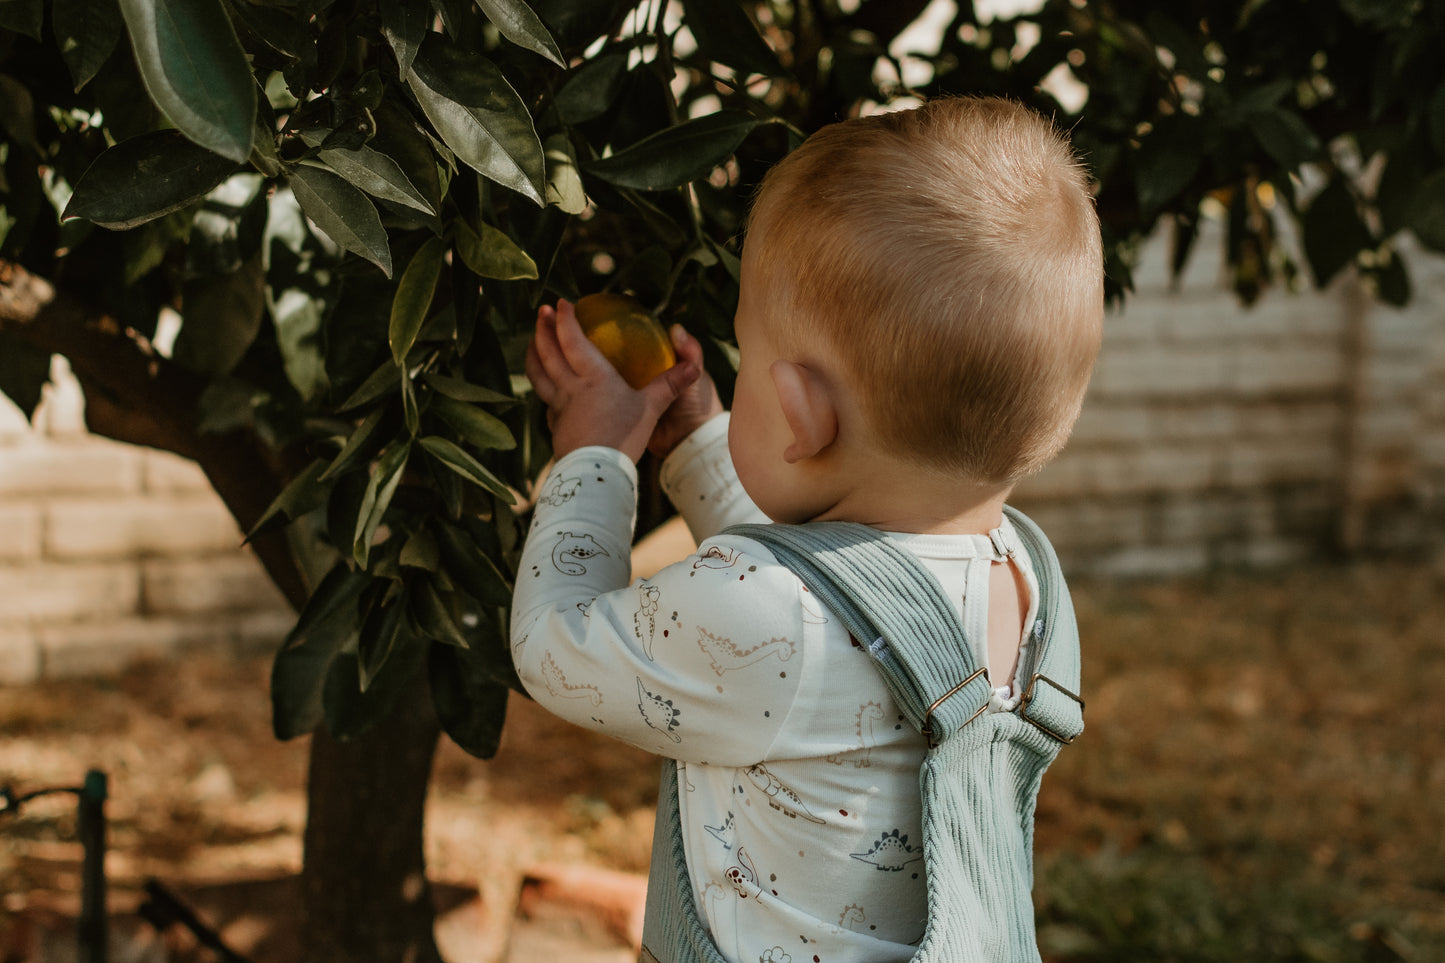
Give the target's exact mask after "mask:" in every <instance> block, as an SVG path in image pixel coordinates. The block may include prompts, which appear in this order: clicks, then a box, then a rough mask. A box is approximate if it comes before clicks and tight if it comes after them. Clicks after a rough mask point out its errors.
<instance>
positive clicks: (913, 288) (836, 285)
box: [744, 97, 1104, 485]
mask: <svg viewBox="0 0 1445 963" xmlns="http://www.w3.org/2000/svg"><path fill="white" fill-rule="evenodd" d="M744 259H745V263H746V268H747V278H748V283H749V284H751V285H755V286H757V287H755V288H754V290H753V291H751V292H749V294H750V295H751V298H752V299H753V300H754V303H757V302H759V301H760V302H763V303H765V304H766V305H767V315H768V318H769V322H768V328H769V331H768V334H769V338H770V340H772V341H773V342H774V343H775V344H776V346H777V347H778V348H779V349H780V350H781V351H782V352H783V353H784V354H785V355H792V356H795V357H800V358H803V357H807V356H808V355H809V353H810V351H812V350H813V349H815V348H817V347H819V346H821V347H822V348H823V350H825V351H827V353H829V354H831V355H832V356H834V357H835V358H836V359H837V361H838V362H839V364H840V366H841V367H842V369H843V374H844V377H846V378H847V379H848V381H849V386H850V390H851V391H853V392H854V395H855V397H856V398H857V400H858V405H859V409H860V411H861V412H862V413H863V416H864V418H865V420H866V421H867V422H869V425H868V427H869V429H870V430H871V432H872V434H873V436H874V437H875V438H876V439H877V443H878V444H880V445H882V446H884V447H885V448H887V449H889V450H891V452H892V453H893V454H895V455H898V456H901V457H903V458H904V459H905V460H908V461H912V462H916V463H917V464H918V465H919V466H920V467H925V468H930V469H935V470H940V471H945V472H949V473H955V474H960V475H962V476H965V477H967V478H968V479H969V480H970V481H973V482H976V483H981V484H989V485H994V484H997V485H1004V484H1011V483H1013V482H1015V481H1017V480H1018V479H1020V478H1022V477H1024V476H1025V475H1028V474H1030V473H1032V472H1035V471H1037V470H1038V469H1040V468H1042V467H1043V466H1044V465H1045V464H1046V463H1047V462H1048V461H1049V459H1050V458H1052V457H1053V456H1054V455H1055V454H1057V452H1058V451H1059V449H1060V448H1062V447H1063V445H1064V442H1065V440H1067V438H1068V435H1069V432H1070V430H1071V429H1072V427H1073V424H1074V421H1075V419H1076V418H1077V417H1078V414H1079V408H1080V405H1081V404H1082V402H1083V396H1084V390H1085V388H1086V387H1087V384H1088V380H1089V375H1090V372H1091V371H1092V369H1093V364H1094V359H1095V356H1096V355H1097V353H1098V349H1099V339H1100V329H1101V325H1102V320H1103V308H1104V298H1103V263H1102V245H1101V242H1100V236H1099V224H1098V219H1097V217H1096V216H1095V213H1094V205H1093V201H1092V199H1091V197H1090V193H1089V188H1088V178H1087V175H1086V174H1085V172H1084V171H1083V169H1082V168H1081V167H1080V165H1079V164H1078V162H1077V161H1076V159H1075V158H1074V155H1073V153H1072V151H1071V150H1070V148H1069V145H1068V143H1067V142H1066V140H1065V139H1064V138H1063V137H1062V136H1061V135H1060V134H1058V133H1057V132H1056V131H1055V130H1054V128H1053V126H1052V125H1051V124H1050V123H1049V122H1048V121H1047V120H1045V119H1044V118H1042V117H1040V116H1039V115H1038V114H1036V113H1034V112H1033V111H1030V110H1028V109H1027V108H1025V107H1023V106H1021V105H1019V104H1017V103H1014V102H1011V101H1006V100H1001V99H996V98H973V97H966V98H965V97H959V98H949V99H943V100H936V101H933V102H931V103H929V104H928V105H926V106H924V107H920V108H917V109H915V110H908V111H901V112H896V113H889V114H879V115H874V116H870V117H865V118H859V119H856V120H849V121H844V122H842V123H838V124H833V125H831V126H829V127H826V128H824V129H822V130H820V131H819V132H818V133H816V134H814V135H813V136H812V137H810V138H808V140H807V141H805V142H804V143H803V145H802V146H801V147H799V148H798V149H797V150H795V151H794V152H793V153H792V154H790V155H788V157H787V158H785V159H784V160H783V161H782V162H780V163H779V164H778V165H777V166H776V167H774V168H773V170H772V171H770V172H769V174H768V176H767V177H766V178H765V179H764V181H763V184H762V187H761V189H760V191H759V193H758V197H757V200H756V202H755V204H754V206H753V210H752V214H751V219H750V222H749V229H748V240H747V245H746V248H745V255H744Z"/></svg>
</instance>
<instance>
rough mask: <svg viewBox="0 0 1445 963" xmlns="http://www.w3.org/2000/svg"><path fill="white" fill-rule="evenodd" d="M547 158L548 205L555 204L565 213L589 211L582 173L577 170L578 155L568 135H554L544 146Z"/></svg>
mask: <svg viewBox="0 0 1445 963" xmlns="http://www.w3.org/2000/svg"><path fill="white" fill-rule="evenodd" d="M544 146H545V149H546V156H547V203H548V204H555V205H556V206H557V207H558V208H560V209H561V210H562V211H563V212H564V213H567V214H581V213H582V212H583V211H584V210H586V209H587V192H586V191H585V190H584V189H583V187H582V172H581V171H580V170H578V168H577V154H576V153H575V152H574V151H573V150H572V141H571V139H570V138H568V136H567V135H566V134H563V133H558V134H553V135H551V136H550V137H548V138H547V142H546V144H545V145H544Z"/></svg>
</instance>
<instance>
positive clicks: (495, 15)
mask: <svg viewBox="0 0 1445 963" xmlns="http://www.w3.org/2000/svg"><path fill="white" fill-rule="evenodd" d="M477 6H479V7H481V8H482V13H484V14H486V15H487V19H488V20H490V21H492V23H493V24H494V25H495V26H496V28H497V30H498V31H499V32H500V33H501V35H502V36H504V37H506V38H507V39H508V40H510V41H512V43H514V44H516V45H517V46H519V47H525V48H526V49H528V50H530V51H532V52H533V53H536V54H540V55H542V56H543V57H546V58H547V59H548V60H550V61H552V62H553V63H554V64H556V65H557V66H559V67H566V66H567V62H566V61H565V60H563V59H562V51H560V50H558V49H557V41H555V40H553V39H552V35H551V34H550V33H548V32H547V28H546V27H544V26H542V21H541V20H539V19H537V15H536V14H535V13H533V12H532V8H531V7H529V6H527V5H526V4H525V3H524V2H523V0H477Z"/></svg>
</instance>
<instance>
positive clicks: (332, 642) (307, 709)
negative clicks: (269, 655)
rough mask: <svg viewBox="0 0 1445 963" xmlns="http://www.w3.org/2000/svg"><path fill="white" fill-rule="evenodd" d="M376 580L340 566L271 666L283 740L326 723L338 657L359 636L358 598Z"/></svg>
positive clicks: (274, 721)
mask: <svg viewBox="0 0 1445 963" xmlns="http://www.w3.org/2000/svg"><path fill="white" fill-rule="evenodd" d="M369 584H371V579H370V578H368V577H367V575H366V573H364V572H356V571H352V570H351V569H350V568H348V567H347V566H346V565H345V564H343V563H340V562H338V563H337V564H336V565H335V566H334V567H333V568H332V569H331V571H330V572H328V573H327V574H326V577H325V578H323V579H322V580H321V584H320V585H318V586H317V587H316V591H314V592H312V593H311V598H309V599H307V600H306V606H305V608H303V609H302V610H301V616H300V618H299V619H297V621H296V626H295V628H293V629H292V630H291V631H290V633H288V634H287V636H286V641H285V642H284V643H282V645H281V650H280V651H279V652H277V653H276V661H275V663H274V664H273V665H272V668H271V725H272V728H273V729H274V730H275V732H276V738H278V739H291V738H294V737H296V736H300V735H305V734H306V733H308V732H311V731H312V730H313V729H315V728H316V727H317V725H319V724H320V723H321V718H322V703H321V693H322V689H323V687H324V686H325V683H326V677H327V673H328V672H329V671H330V669H331V664H332V662H333V661H334V660H335V659H336V656H337V655H338V654H339V653H340V652H341V650H342V649H343V648H345V647H346V645H347V644H348V642H349V641H350V640H351V638H352V637H353V636H355V634H356V628H357V623H358V613H357V600H358V599H359V598H360V596H361V592H362V590H363V589H365V588H366V586H367V585H369Z"/></svg>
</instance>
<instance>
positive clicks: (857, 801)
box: [511, 415, 1038, 963]
mask: <svg viewBox="0 0 1445 963" xmlns="http://www.w3.org/2000/svg"><path fill="white" fill-rule="evenodd" d="M635 479H636V472H635V468H634V466H633V465H632V463H631V462H630V461H629V460H628V459H627V458H626V457H625V456H624V455H622V454H621V453H620V452H617V451H615V450H613V449H609V448H584V449H579V450H578V451H574V452H572V453H570V454H569V455H567V456H566V457H564V458H562V459H561V460H559V461H558V463H557V464H556V466H555V467H554V469H553V471H552V473H551V475H550V477H549V478H548V480H547V482H546V483H545V486H544V490H543V494H542V497H541V498H540V499H539V502H538V505H537V510H536V513H535V516H534V519H533V524H532V529H531V532H530V534H529V535H528V538H527V543H526V546H525V548H524V551H523V555H522V561H521V568H520V570H519V572H518V575H517V588H516V596H515V599H514V601H513V617H512V633H511V636H512V654H513V660H514V662H515V663H516V668H517V672H518V674H519V675H520V676H521V679H522V681H523V683H524V684H525V686H526V688H527V691H528V693H530V694H531V695H532V696H533V697H534V698H535V699H536V700H537V701H538V702H540V703H541V704H542V705H543V706H545V707H546V708H548V709H549V710H550V711H552V712H554V713H556V714H557V715H559V716H562V717H564V718H566V719H569V720H571V721H572V722H575V723H577V724H578V725H581V726H585V727H586V728H589V729H594V730H596V731H598V732H603V733H606V734H608V735H611V736H614V737H616V738H618V739H621V740H623V741H624V742H628V743H630V744H632V745H635V746H638V747H641V748H643V749H646V750H648V751H650V752H655V753H657V754H658V755H661V756H665V757H667V758H670V759H676V760H677V761H678V763H679V765H678V784H679V800H680V812H681V818H682V825H683V833H684V851H685V853H686V857H687V865H688V871H689V874H690V876H691V879H692V882H693V885H694V887H695V896H696V898H697V902H698V910H699V913H700V914H701V916H702V918H703V919H704V920H705V921H706V923H707V925H708V928H709V930H710V931H711V933H712V935H713V939H714V941H715V942H716V943H717V946H718V949H719V950H720V951H721V952H722V954H723V956H724V957H726V958H727V959H729V960H733V961H739V963H741V961H746V963H753V961H758V963H788V961H791V963H807V961H819V963H823V961H827V963H843V961H859V963H861V961H869V963H881V961H892V960H906V959H908V958H909V957H910V956H912V954H913V952H914V948H913V944H916V943H917V942H918V941H919V940H920V939H921V938H922V936H923V928H924V922H925V918H926V915H927V908H926V897H925V884H924V878H923V849H922V830H921V828H920V803H919V789H918V774H919V767H920V765H921V763H922V761H923V756H924V750H925V747H924V741H923V738H922V736H920V735H919V734H918V732H917V731H915V730H914V729H913V728H912V727H910V726H909V725H908V724H907V723H906V722H904V719H903V716H902V715H901V714H900V712H899V711H898V708H897V706H896V705H895V704H894V702H893V700H892V698H891V697H890V695H889V693H888V690H887V688H886V687H885V685H884V683H883V681H882V678H881V677H880V676H879V674H878V672H877V671H876V670H875V669H874V668H873V665H872V663H871V661H870V660H869V658H868V657H867V655H866V653H865V652H864V651H863V650H862V649H861V648H860V647H859V646H858V645H857V644H856V643H855V642H854V641H853V640H852V639H851V638H850V637H849V635H848V632H847V630H846V629H845V628H844V627H843V626H842V625H841V624H840V623H839V622H838V620H837V619H836V618H834V617H833V616H832V615H831V614H830V613H829V612H827V611H825V610H824V609H823V608H822V607H821V606H820V605H819V604H818V603H817V602H816V601H815V600H814V599H813V598H812V597H811V595H810V593H809V592H808V590H807V589H806V588H805V587H804V586H803V584H802V582H801V581H800V580H799V579H798V578H797V577H796V576H795V575H794V574H793V573H792V572H791V571H789V570H788V569H786V568H783V567H782V566H781V565H779V564H778V563H777V562H776V561H775V560H774V558H773V556H772V554H771V553H770V552H769V551H768V550H767V549H766V548H764V547H763V546H761V545H759V544H758V543H756V542H754V541H751V540H749V539H745V538H739V537H732V536H725V535H724V536H718V535H716V533H717V532H719V531H720V530H721V529H723V528H725V527H727V526H728V525H732V524H737V523H741V522H761V521H766V519H765V518H764V517H763V516H762V515H761V513H760V512H758V510H757V508H756V507H755V506H754V505H753V504H752V502H751V500H749V499H748V497H747V495H746V493H745V492H744V491H743V490H742V487H741V485H740V484H739V483H738V480H737V475H736V473H735V472H734V471H733V467H732V461H731V459H730V458H729V457H728V452H727V416H726V415H723V416H719V417H718V418H716V419H714V420H713V421H710V422H708V423H707V424H706V425H704V426H703V427H702V428H700V429H698V430H697V431H696V432H694V433H693V435H692V436H690V437H689V438H688V439H687V440H686V441H685V442H683V444H682V445H680V446H679V447H678V449H677V450H676V451H675V452H674V453H673V454H672V455H671V456H670V457H669V459H668V461H667V462H666V463H665V464H664V466H663V471H662V483H663V487H664V490H665V491H666V492H667V494H668V495H669V497H670V498H671V499H672V501H673V504H675V505H676V506H677V507H678V510H679V511H680V512H681V513H682V515H683V517H684V518H685V519H686V520H687V522H688V525H689V528H690V529H691V530H692V532H693V534H694V535H695V536H696V537H697V538H698V539H699V547H698V550H697V553H696V554H694V555H692V556H691V557H689V558H687V559H685V560H683V561H681V562H679V563H677V564H675V565H672V566H670V567H668V568H666V569H663V570H662V571H661V572H659V573H657V574H656V575H655V576H653V577H651V578H649V579H645V580H638V581H636V582H632V581H631V564H630V548H631V542H632V534H633V525H634V523H635V517H636V501H637V500H636V482H635ZM894 537H895V538H896V539H897V540H898V543H899V544H900V545H902V546H903V547H905V548H907V549H908V550H909V551H911V552H913V553H914V554H915V555H917V556H918V557H919V558H920V559H922V561H923V562H924V564H925V565H926V566H927V567H928V568H929V569H930V570H931V571H932V572H933V573H934V574H935V575H936V576H937V577H938V579H939V581H940V582H941V584H942V585H943V587H944V589H945V592H946V593H947V595H948V597H949V598H951V599H953V600H954V601H955V604H956V605H957V607H958V609H959V612H960V617H961V618H963V619H964V625H965V630H966V633H967V635H968V637H969V639H970V642H971V644H973V645H974V647H975V660H976V662H977V664H979V665H985V664H987V633H986V626H987V601H988V570H989V566H990V565H991V564H992V563H994V562H996V561H999V560H1001V559H1002V558H1003V557H1004V555H1003V554H1002V553H1003V552H1006V551H1008V550H1009V549H1010V548H1011V547H1012V546H1016V545H1017V541H1016V537H1015V536H1014V534H1013V531H1012V528H1011V526H1009V524H1008V522H1007V521H1005V522H1004V523H1003V528H1001V529H999V530H996V531H995V532H993V533H991V534H990V535H896V536H894ZM1015 564H1016V565H1018V566H1019V567H1020V569H1021V571H1023V573H1024V575H1025V578H1026V580H1027V581H1028V584H1029V585H1030V588H1031V592H1030V597H1031V601H1030V611H1029V615H1028V618H1027V620H1026V621H1025V624H1026V625H1030V626H1031V625H1033V624H1034V617H1035V610H1036V608H1037V596H1038V591H1037V586H1036V583H1035V581H1034V577H1033V573H1032V570H1031V569H1030V567H1029V563H1028V557H1027V553H1025V552H1018V553H1017V555H1016V556H1015ZM629 583H630V584H629ZM1024 641H1025V642H1027V638H1025V640H1024ZM1022 661H1023V660H1022V659H1020V663H1022ZM1007 681H1009V682H1013V681H1014V680H1007ZM1013 691H1015V692H1016V691H1018V687H1017V685H1014V687H1013ZM1008 694H1009V687H1008V686H1001V687H1000V688H999V689H998V690H997V691H996V696H995V700H994V707H995V708H996V709H1011V708H1013V704H1014V702H1015V701H1016V700H1011V699H1009V698H1008Z"/></svg>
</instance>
